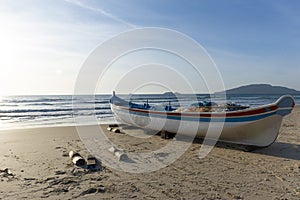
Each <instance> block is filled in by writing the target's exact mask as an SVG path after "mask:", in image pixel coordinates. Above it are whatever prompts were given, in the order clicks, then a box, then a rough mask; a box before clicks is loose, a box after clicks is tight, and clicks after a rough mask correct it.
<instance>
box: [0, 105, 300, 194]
mask: <svg viewBox="0 0 300 200" xmlns="http://www.w3.org/2000/svg"><path fill="white" fill-rule="evenodd" d="M103 130H105V134H106V135H107V137H108V138H109V139H110V140H111V141H113V142H114V143H115V144H118V145H119V146H120V147H121V148H123V149H124V150H125V151H128V152H139V151H140V152H143V151H151V150H152V149H157V148H160V147H162V146H164V145H166V144H167V143H168V142H170V141H171V140H165V139H162V138H160V137H159V136H153V137H151V138H149V139H140V138H135V137H132V136H128V135H127V134H117V133H113V132H109V131H106V126H103ZM200 147H201V140H198V139H197V140H195V141H194V143H193V144H192V145H191V146H190V148H189V149H188V150H187V151H186V152H185V153H184V154H183V156H181V157H180V158H179V159H178V160H176V161H175V162H174V163H172V164H171V165H169V166H167V167H165V168H162V169H160V170H158V171H154V172H150V173H127V172H123V171H118V170H115V169H113V168H110V167H109V166H106V165H105V163H102V167H101V170H98V171H90V170H86V169H83V168H81V167H78V166H75V165H74V164H73V163H72V161H71V159H70V158H69V156H68V152H69V151H70V150H76V151H78V152H80V154H81V155H82V156H83V157H85V158H86V157H87V155H88V154H89V152H88V151H87V150H86V148H85V147H84V145H83V144H82V142H81V140H80V139H79V137H78V135H77V132H76V128H75V127H51V128H49V127H48V128H32V129H19V130H5V131H0V199H23V198H28V199H43V198H47V199H106V198H107V199H111V198H114V199H128V198H136V199H142V198H144V199H300V107H299V106H298V107H296V108H295V109H294V111H293V113H292V114H291V115H289V116H287V117H285V118H284V121H283V123H282V126H281V129H280V134H279V137H278V139H277V140H276V142H275V143H274V144H273V145H271V146H270V147H268V148H265V149H260V150H255V151H252V152H246V151H244V150H243V148H242V147H240V146H238V145H228V144H224V143H219V144H218V145H217V146H216V147H214V149H213V150H212V151H211V152H210V154H209V155H208V156H207V157H205V158H204V159H199V157H198V154H199V149H200ZM100 159H101V158H100Z"/></svg>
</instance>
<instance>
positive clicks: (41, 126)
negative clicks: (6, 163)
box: [0, 104, 300, 133]
mask: <svg viewBox="0 0 300 200" xmlns="http://www.w3.org/2000/svg"><path fill="white" fill-rule="evenodd" d="M294 109H300V104H299V105H295V107H294ZM109 124H117V122H116V121H112V122H103V123H98V124H88V123H87V124H82V125H74V124H59V125H54V124H53V125H33V126H19V127H14V128H12V127H10V128H2V129H1V128H0V133H1V132H3V131H9V130H20V129H21V130H26V129H34V128H55V127H57V128H63V127H76V126H99V125H100V126H102V125H109Z"/></svg>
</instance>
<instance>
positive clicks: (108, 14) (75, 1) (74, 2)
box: [65, 0, 137, 28]
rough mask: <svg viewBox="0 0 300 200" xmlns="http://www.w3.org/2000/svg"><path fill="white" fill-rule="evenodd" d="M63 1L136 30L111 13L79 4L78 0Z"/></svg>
mask: <svg viewBox="0 0 300 200" xmlns="http://www.w3.org/2000/svg"><path fill="white" fill-rule="evenodd" d="M65 1H66V2H69V3H72V4H75V5H77V6H79V7H81V8H84V9H88V10H91V11H94V12H98V13H101V14H102V15H104V16H106V17H108V18H110V19H112V20H114V21H116V22H119V23H122V24H124V25H126V26H128V27H130V28H137V26H136V25H134V24H131V23H129V22H127V21H125V20H123V19H121V18H119V17H117V16H115V15H113V14H111V13H109V12H107V11H105V10H103V9H101V8H95V7H91V6H89V5H86V4H84V3H83V2H81V1H79V0H65Z"/></svg>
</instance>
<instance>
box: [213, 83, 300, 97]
mask: <svg viewBox="0 0 300 200" xmlns="http://www.w3.org/2000/svg"><path fill="white" fill-rule="evenodd" d="M217 93H220V92H217ZM226 94H229V95H234V94H254V95H255V94H257V95H262V94H265V95H284V94H289V95H300V91H297V90H295V89H291V88H287V87H282V86H273V85H270V84H250V85H245V86H241V87H237V88H233V89H229V90H226Z"/></svg>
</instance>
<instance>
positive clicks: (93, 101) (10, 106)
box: [0, 94, 300, 129]
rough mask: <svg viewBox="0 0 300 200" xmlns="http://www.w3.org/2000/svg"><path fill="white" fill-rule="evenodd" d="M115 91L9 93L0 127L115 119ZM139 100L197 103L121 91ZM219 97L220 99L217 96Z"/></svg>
mask: <svg viewBox="0 0 300 200" xmlns="http://www.w3.org/2000/svg"><path fill="white" fill-rule="evenodd" d="M110 97H111V95H95V96H94V95H91V96H76V97H74V96H72V95H51V96H7V97H1V98H0V129H15V128H24V127H44V126H70V125H77V124H76V123H75V121H74V116H80V117H81V119H85V118H86V119H87V120H85V121H84V120H83V122H82V123H81V124H93V123H95V121H93V122H92V121H89V120H88V119H89V117H90V116H93V115H94V116H96V119H97V123H99V124H106V123H113V122H115V119H114V116H113V113H112V111H111V110H110V105H109V99H110ZM121 97H123V98H125V99H127V100H128V99H129V100H131V101H132V102H135V103H145V102H146V101H147V100H148V102H149V104H150V105H155V106H165V105H168V104H169V103H171V105H172V106H173V107H179V106H188V105H190V104H191V103H194V102H195V101H194V100H193V99H194V98H192V97H191V96H190V95H179V96H177V98H176V97H174V96H171V95H170V96H168V95H157V94H156V95H132V96H125V95H123V96H122V95H121ZM197 98H198V99H199V100H201V101H205V100H207V101H209V100H210V97H209V95H197ZM278 98H279V95H261V96H258V95H231V96H227V101H229V102H235V103H237V104H243V105H249V106H251V107H255V106H260V105H264V104H269V103H272V102H275V101H276V100H277V99H278ZM294 98H295V100H296V104H298V105H300V96H294ZM217 100H218V99H217Z"/></svg>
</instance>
